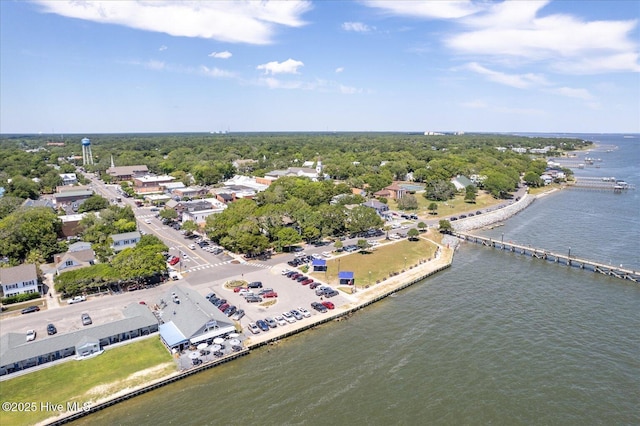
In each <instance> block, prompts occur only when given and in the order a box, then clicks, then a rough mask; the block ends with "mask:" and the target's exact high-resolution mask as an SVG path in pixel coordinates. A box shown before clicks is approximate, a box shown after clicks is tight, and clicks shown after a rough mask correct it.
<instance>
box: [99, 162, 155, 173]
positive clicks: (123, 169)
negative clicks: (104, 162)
mask: <svg viewBox="0 0 640 426" xmlns="http://www.w3.org/2000/svg"><path fill="white" fill-rule="evenodd" d="M148 171H149V169H148V168H147V166H146V165H144V164H143V165H138V166H119V167H109V168H108V169H107V171H106V172H107V174H108V175H111V176H132V175H135V174H137V173H147V172H148Z"/></svg>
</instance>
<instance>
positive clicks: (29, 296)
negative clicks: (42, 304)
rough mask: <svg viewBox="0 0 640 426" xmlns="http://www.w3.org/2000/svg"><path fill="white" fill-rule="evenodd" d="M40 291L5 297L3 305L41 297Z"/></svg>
mask: <svg viewBox="0 0 640 426" xmlns="http://www.w3.org/2000/svg"><path fill="white" fill-rule="evenodd" d="M39 298H40V293H29V294H16V295H15V296H9V297H3V298H2V304H3V305H13V304H14V303H20V302H26V301H28V300H33V299H39Z"/></svg>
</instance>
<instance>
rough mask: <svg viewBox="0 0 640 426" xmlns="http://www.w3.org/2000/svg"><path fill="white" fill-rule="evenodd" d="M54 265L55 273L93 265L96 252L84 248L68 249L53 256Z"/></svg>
mask: <svg viewBox="0 0 640 426" xmlns="http://www.w3.org/2000/svg"><path fill="white" fill-rule="evenodd" d="M53 260H54V263H55V265H56V274H60V273H62V272H66V271H70V270H72V269H79V268H85V267H87V266H91V265H94V264H95V262H96V254H95V253H94V252H93V250H91V249H90V248H89V249H85V250H79V251H68V252H66V253H59V254H56V255H54V256H53Z"/></svg>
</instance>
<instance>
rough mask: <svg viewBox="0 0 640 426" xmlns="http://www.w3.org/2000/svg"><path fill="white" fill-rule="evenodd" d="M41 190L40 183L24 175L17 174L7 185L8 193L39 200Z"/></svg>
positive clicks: (13, 195)
mask: <svg viewBox="0 0 640 426" xmlns="http://www.w3.org/2000/svg"><path fill="white" fill-rule="evenodd" d="M39 193H40V190H39V188H38V184H37V183H35V182H34V181H32V180H31V179H27V178H26V177H24V176H15V177H14V178H13V179H11V182H10V183H9V184H8V185H7V193H6V195H10V196H12V197H18V198H23V199H26V198H30V199H32V200H37V199H38V195H39Z"/></svg>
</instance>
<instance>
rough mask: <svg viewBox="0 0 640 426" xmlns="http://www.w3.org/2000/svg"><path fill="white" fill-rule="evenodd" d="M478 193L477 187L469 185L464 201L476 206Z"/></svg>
mask: <svg viewBox="0 0 640 426" xmlns="http://www.w3.org/2000/svg"><path fill="white" fill-rule="evenodd" d="M477 192H478V190H477V188H476V187H475V186H473V185H467V187H466V188H465V194H464V201H465V202H467V203H473V204H475V202H476V194H477Z"/></svg>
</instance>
